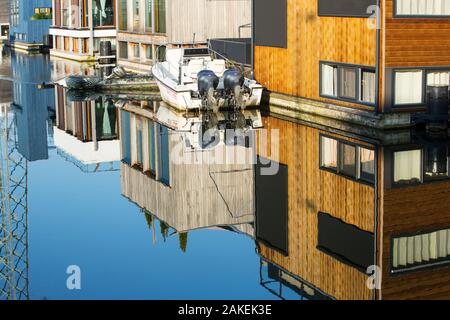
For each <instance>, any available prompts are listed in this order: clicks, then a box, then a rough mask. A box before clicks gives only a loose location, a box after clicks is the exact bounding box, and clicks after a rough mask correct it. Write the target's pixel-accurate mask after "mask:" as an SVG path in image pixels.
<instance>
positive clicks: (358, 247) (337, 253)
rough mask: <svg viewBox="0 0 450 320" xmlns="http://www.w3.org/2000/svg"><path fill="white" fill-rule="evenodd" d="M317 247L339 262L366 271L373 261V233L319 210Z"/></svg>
mask: <svg viewBox="0 0 450 320" xmlns="http://www.w3.org/2000/svg"><path fill="white" fill-rule="evenodd" d="M317 220H318V228H317V229H318V240H317V248H318V249H319V250H320V251H322V252H324V253H325V254H328V255H330V256H333V257H334V258H336V259H338V260H340V261H341V262H343V263H345V264H348V265H350V266H352V267H355V268H357V269H358V270H360V271H362V272H364V273H365V272H366V270H367V268H368V267H369V266H371V265H373V263H374V260H373V259H374V250H375V245H374V244H375V243H374V235H373V233H371V232H367V231H364V230H361V229H359V228H357V227H356V226H354V225H351V224H347V223H345V222H344V221H342V220H340V219H336V218H335V217H333V216H331V215H329V214H326V213H322V212H319V214H318V219H317Z"/></svg>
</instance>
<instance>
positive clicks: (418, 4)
mask: <svg viewBox="0 0 450 320" xmlns="http://www.w3.org/2000/svg"><path fill="white" fill-rule="evenodd" d="M397 14H398V15H418V16H420V15H430V16H432V15H450V0H397Z"/></svg>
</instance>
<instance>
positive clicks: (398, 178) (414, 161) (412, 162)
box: [394, 149, 422, 184]
mask: <svg viewBox="0 0 450 320" xmlns="http://www.w3.org/2000/svg"><path fill="white" fill-rule="evenodd" d="M421 181H422V150H420V149H419V150H407V151H397V152H394V183H395V184H415V183H419V182H421Z"/></svg>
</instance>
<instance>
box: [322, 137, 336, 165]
mask: <svg viewBox="0 0 450 320" xmlns="http://www.w3.org/2000/svg"><path fill="white" fill-rule="evenodd" d="M337 146H338V142H337V140H334V139H330V138H326V137H322V138H321V146H320V148H321V156H322V160H321V166H322V167H326V168H332V169H337V153H338V152H337Z"/></svg>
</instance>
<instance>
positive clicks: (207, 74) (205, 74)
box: [197, 70, 219, 97]
mask: <svg viewBox="0 0 450 320" xmlns="http://www.w3.org/2000/svg"><path fill="white" fill-rule="evenodd" d="M197 84H198V93H199V94H200V96H202V97H204V96H206V95H207V94H208V91H209V89H210V88H213V89H214V90H216V89H217V86H218V85H219V77H218V76H217V75H216V74H215V73H214V71H211V70H202V71H200V72H199V73H198V74H197Z"/></svg>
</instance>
